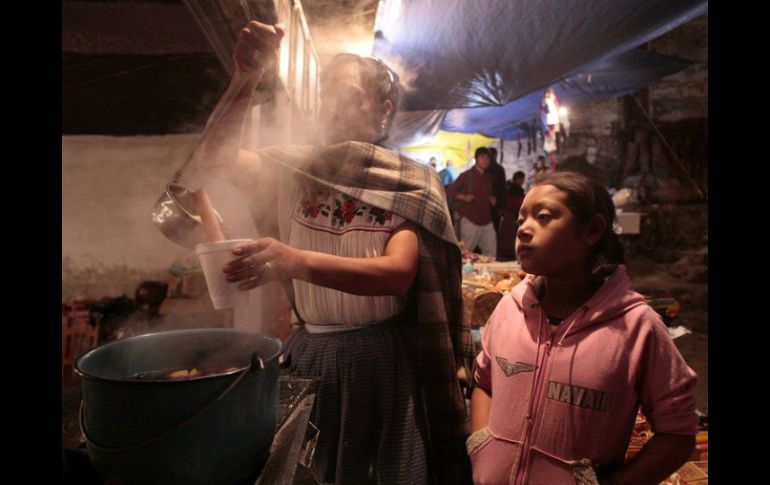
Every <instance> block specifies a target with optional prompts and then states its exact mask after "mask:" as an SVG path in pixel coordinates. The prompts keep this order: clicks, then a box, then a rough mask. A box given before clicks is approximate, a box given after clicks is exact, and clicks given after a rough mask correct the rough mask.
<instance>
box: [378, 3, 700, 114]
mask: <svg viewBox="0 0 770 485" xmlns="http://www.w3.org/2000/svg"><path fill="white" fill-rule="evenodd" d="M707 10H708V2H707V1H703V0H511V1H503V0H500V1H497V0H484V1H474V2H457V1H449V0H380V3H379V6H378V11H377V17H376V19H375V25H374V29H375V42H374V54H375V55H376V56H378V57H381V58H383V59H384V60H385V61H386V62H388V64H390V65H391V66H393V67H394V68H395V69H396V71H397V72H399V74H400V76H401V78H402V80H404V81H405V84H406V87H407V92H406V95H405V98H404V101H405V103H404V109H406V110H407V111H430V110H436V109H454V108H470V107H481V106H498V107H500V106H503V105H506V104H507V103H510V102H512V101H515V100H517V99H519V98H521V97H522V96H526V95H529V94H530V93H533V92H535V91H536V90H539V89H543V88H545V87H547V86H550V85H552V84H555V83H559V82H560V81H561V80H562V79H563V78H566V76H567V73H572V72H575V71H576V70H577V69H580V68H581V66H585V65H587V64H589V63H594V62H599V61H600V60H602V59H604V60H606V59H610V58H612V57H614V56H617V55H618V54H622V53H624V52H627V51H629V50H631V49H633V48H635V47H637V46H640V45H642V44H644V43H645V42H647V41H649V40H651V39H654V38H656V37H658V36H660V35H661V34H663V33H665V32H667V31H669V30H671V29H673V28H675V27H677V26H679V25H681V24H683V23H685V22H687V21H689V20H691V19H693V18H695V17H697V16H699V15H701V14H704V13H706V12H707ZM533 96H534V95H533ZM557 96H558V92H557Z"/></svg>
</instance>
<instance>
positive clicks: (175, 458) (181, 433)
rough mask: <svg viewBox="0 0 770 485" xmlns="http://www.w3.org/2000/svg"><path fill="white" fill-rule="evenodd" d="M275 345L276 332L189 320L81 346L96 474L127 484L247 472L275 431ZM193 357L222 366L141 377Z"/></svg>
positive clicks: (226, 478)
mask: <svg viewBox="0 0 770 485" xmlns="http://www.w3.org/2000/svg"><path fill="white" fill-rule="evenodd" d="M281 349H282V343H281V341H280V340H278V339H276V338H273V337H270V336H267V335H264V334H258V333H254V332H246V331H239V330H233V329H193V330H175V331H170V332H160V333H153V334H146V335H140V336H137V337H132V338H128V339H125V340H120V341H116V342H112V343H109V344H106V345H104V346H101V347H97V348H95V349H93V350H91V351H89V352H87V353H85V354H83V355H82V356H81V357H80V358H78V359H77V361H76V362H75V370H76V371H77V372H78V373H79V374H80V375H81V376H82V377H83V402H82V408H81V416H80V418H81V427H82V430H83V434H84V435H85V437H86V441H87V445H88V454H89V456H90V457H91V460H92V461H93V463H94V465H95V466H96V468H97V470H98V471H99V473H100V475H101V477H102V478H103V479H104V480H106V481H110V480H112V479H113V478H115V479H118V480H119V481H118V483H123V484H126V485H128V484H133V483H137V484H150V483H163V484H207V485H212V484H238V483H243V482H244V481H246V480H249V479H253V478H254V477H255V476H256V475H257V474H258V473H259V470H260V468H261V466H262V465H263V464H264V462H265V461H266V459H267V456H268V454H269V451H270V445H271V443H272V441H273V436H274V434H275V420H276V408H277V406H278V385H277V383H278V358H279V355H280V354H281ZM193 367H195V368H197V369H200V370H203V371H207V370H213V369H221V370H222V371H221V372H219V373H215V374H210V375H204V376H201V377H195V378H189V379H182V380H155V379H148V378H147V376H148V375H149V376H152V375H157V374H158V372H159V371H171V370H176V369H189V368H193ZM232 367H236V369H231V370H229V371H227V372H225V371H224V370H225V369H228V368H232ZM110 483H112V482H110Z"/></svg>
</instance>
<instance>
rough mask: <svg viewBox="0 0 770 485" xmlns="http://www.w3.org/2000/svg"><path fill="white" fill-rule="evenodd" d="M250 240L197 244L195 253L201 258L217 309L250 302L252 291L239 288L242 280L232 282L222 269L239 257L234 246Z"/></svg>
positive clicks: (212, 299) (204, 273) (210, 292)
mask: <svg viewBox="0 0 770 485" xmlns="http://www.w3.org/2000/svg"><path fill="white" fill-rule="evenodd" d="M249 241H250V239H228V240H226V241H216V242H208V243H201V244H198V245H197V246H195V254H197V255H198V259H200V262H201V268H202V269H203V275H204V276H205V277H206V286H208V288H209V297H211V303H213V304H214V308H215V309H217V310H222V309H224V308H235V307H243V306H246V305H248V304H249V293H251V292H250V291H244V290H239V289H238V285H239V284H241V283H242V281H238V282H234V283H231V282H229V281H227V276H226V275H225V273H224V272H223V271H222V268H223V267H224V266H225V264H227V263H229V262H230V261H232V260H234V259H237V258H238V256H236V255H234V254H233V252H232V248H233V246H235V245H237V244H240V243H244V242H249Z"/></svg>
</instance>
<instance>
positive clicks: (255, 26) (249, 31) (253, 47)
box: [233, 20, 285, 79]
mask: <svg viewBox="0 0 770 485" xmlns="http://www.w3.org/2000/svg"><path fill="white" fill-rule="evenodd" d="M284 33H285V31H284V26H283V25H282V24H275V25H267V24H263V23H260V22H257V21H255V20H252V21H251V22H249V23H248V24H247V25H246V27H244V28H242V29H241V30H240V32H239V33H238V39H237V40H236V43H235V49H234V51H233V59H234V60H235V67H236V69H237V73H238V74H242V75H246V76H249V77H251V78H252V79H258V78H260V77H262V74H263V73H264V72H265V70H266V69H267V68H268V67H269V66H270V64H271V63H272V62H275V60H276V59H277V56H278V48H279V47H280V45H281V39H282V38H283V36H284Z"/></svg>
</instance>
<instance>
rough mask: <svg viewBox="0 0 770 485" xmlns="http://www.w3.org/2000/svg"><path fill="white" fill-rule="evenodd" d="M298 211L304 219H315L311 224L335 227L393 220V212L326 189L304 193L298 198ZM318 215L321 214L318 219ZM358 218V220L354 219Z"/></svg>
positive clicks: (370, 224) (376, 223)
mask: <svg viewBox="0 0 770 485" xmlns="http://www.w3.org/2000/svg"><path fill="white" fill-rule="evenodd" d="M298 209H299V210H298V212H299V214H301V215H302V217H303V218H304V219H315V221H314V222H313V224H321V225H324V222H322V220H324V219H325V220H326V221H327V222H326V224H330V225H331V227H333V228H336V229H342V228H343V227H345V226H346V225H350V224H351V223H354V222H357V223H358V224H359V225H361V224H365V225H369V226H386V225H387V224H388V223H389V222H390V221H392V220H393V213H392V212H390V211H387V210H384V209H380V208H378V207H372V206H370V205H367V204H363V203H361V201H359V200H356V199H354V198H352V197H349V196H347V195H345V194H331V193H329V192H326V191H323V190H321V191H314V192H312V193H306V194H305V195H304V196H303V197H302V199H301V200H300V203H299V206H298ZM319 215H321V216H323V217H321V218H320V219H321V220H319V217H318V216H319ZM356 218H358V220H356Z"/></svg>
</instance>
